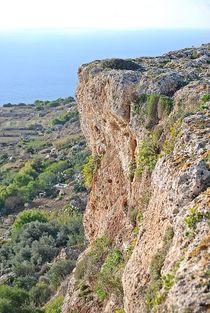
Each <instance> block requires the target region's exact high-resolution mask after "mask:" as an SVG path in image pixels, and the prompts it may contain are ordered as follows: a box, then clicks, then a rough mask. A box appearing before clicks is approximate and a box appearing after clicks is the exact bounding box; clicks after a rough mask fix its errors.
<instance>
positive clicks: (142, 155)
mask: <svg viewBox="0 0 210 313" xmlns="http://www.w3.org/2000/svg"><path fill="white" fill-rule="evenodd" d="M136 159H137V168H136V174H137V175H139V176H140V175H141V174H142V173H143V171H144V170H148V171H149V172H152V171H153V169H154V167H155V164H156V162H157V160H158V148H157V142H156V139H155V138H154V136H152V135H151V134H150V135H149V136H148V137H147V138H145V139H144V140H142V142H141V144H140V146H139V150H138V154H137V158H136Z"/></svg>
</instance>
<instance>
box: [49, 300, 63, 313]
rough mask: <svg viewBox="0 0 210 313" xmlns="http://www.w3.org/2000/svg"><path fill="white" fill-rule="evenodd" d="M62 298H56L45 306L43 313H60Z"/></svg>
mask: <svg viewBox="0 0 210 313" xmlns="http://www.w3.org/2000/svg"><path fill="white" fill-rule="evenodd" d="M63 299H64V298H63V296H58V297H56V298H54V299H53V300H52V301H50V302H49V303H48V304H47V305H46V306H45V313H61V307H62V304H63Z"/></svg>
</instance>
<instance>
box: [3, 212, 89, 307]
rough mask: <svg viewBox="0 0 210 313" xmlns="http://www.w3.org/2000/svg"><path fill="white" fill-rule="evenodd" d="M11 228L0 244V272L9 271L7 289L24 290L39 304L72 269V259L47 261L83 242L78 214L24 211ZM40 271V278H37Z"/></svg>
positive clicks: (44, 301)
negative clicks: (11, 232) (42, 277)
mask: <svg viewBox="0 0 210 313" xmlns="http://www.w3.org/2000/svg"><path fill="white" fill-rule="evenodd" d="M61 219H63V222H62V223H61ZM13 230H14V231H13V236H12V239H11V240H10V241H9V242H6V243H4V244H2V245H1V247H0V263H1V264H2V267H1V271H2V273H1V274H4V273H8V272H11V271H12V272H13V273H14V278H13V276H12V277H11V278H8V284H9V285H10V286H12V287H8V288H14V287H18V288H20V289H21V290H22V289H24V290H27V291H28V297H29V302H30V305H34V306H35V307H41V306H42V305H44V304H45V303H46V302H47V301H48V300H49V298H50V297H51V296H52V294H53V292H54V290H56V288H57V287H58V286H59V285H60V283H61V282H62V281H63V280H64V279H65V278H66V276H67V275H68V274H69V273H70V272H71V271H72V269H73V268H74V265H75V259H69V260H60V261H58V262H56V263H52V264H51V263H50V262H52V260H53V259H54V258H55V257H56V256H57V255H58V254H59V252H60V251H61V249H62V248H63V247H66V246H75V245H76V246H78V247H82V246H83V245H84V231H83V225H82V215H81V214H80V213H75V212H72V213H71V215H69V211H67V212H66V213H65V211H63V213H62V215H61V214H59V215H58V216H57V215H54V216H53V215H49V216H48V217H47V215H46V214H44V213H42V212H39V211H37V210H34V211H33V210H26V211H23V212H21V213H20V214H19V215H18V216H17V218H16V221H15V223H14V226H13ZM43 274H45V278H44V281H40V277H41V275H43ZM12 290H13V289H12ZM14 290H16V289H14Z"/></svg>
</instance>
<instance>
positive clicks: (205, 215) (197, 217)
mask: <svg viewBox="0 0 210 313" xmlns="http://www.w3.org/2000/svg"><path fill="white" fill-rule="evenodd" d="M204 219H206V220H209V219H210V212H199V211H198V209H197V208H191V209H190V213H189V214H188V215H187V217H186V218H185V220H184V222H185V224H186V225H187V226H188V227H189V228H193V229H194V228H195V227H196V224H197V223H199V222H201V221H202V220H204Z"/></svg>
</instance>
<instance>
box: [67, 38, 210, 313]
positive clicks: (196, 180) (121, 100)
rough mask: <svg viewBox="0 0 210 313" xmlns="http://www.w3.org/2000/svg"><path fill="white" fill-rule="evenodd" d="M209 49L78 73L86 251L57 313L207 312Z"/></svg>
mask: <svg viewBox="0 0 210 313" xmlns="http://www.w3.org/2000/svg"><path fill="white" fill-rule="evenodd" d="M209 64H210V45H209V44H206V45H202V46H201V47H198V48H189V49H183V50H179V51H175V52H169V53H167V54H165V55H163V56H160V57H153V58H152V57H151V58H150V57H145V58H138V59H129V60H121V59H111V60H104V61H94V62H92V63H90V64H86V65H82V66H81V67H80V69H79V86H78V90H77V102H78V109H79V112H80V119H81V126H82V130H83V133H84V135H85V136H86V138H87V140H88V143H89V146H90V148H91V150H92V157H91V158H90V159H89V163H88V164H87V165H86V169H85V171H84V174H85V179H86V183H87V184H89V186H91V193H90V196H89V201H88V205H87V208H86V213H85V216H84V225H85V231H86V236H87V239H88V240H89V245H88V248H87V250H86V251H85V252H84V253H83V254H82V255H81V256H80V258H79V260H78V262H77V267H76V269H75V270H74V272H73V274H72V277H71V280H70V282H69V287H68V293H67V295H66V298H65V301H64V305H63V308H62V312H63V313H69V312H71V313H76V312H78V313H79V312H80V313H88V312H90V313H93V312H95V313H99V312H104V313H105V312H106V313H112V312H114V313H123V312H126V313H141V312H142V313H143V312H180V313H186V312H209V310H210V283H209V277H210V267H209V265H210V256H209V255H210V254H209V252H210V231H209V219H210V189H209V185H210V171H209V161H210V158H209V156H210V155H209V153H210V141H209V133H210V132H209V130H210V107H209V105H210V86H209V75H210V70H209Z"/></svg>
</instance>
